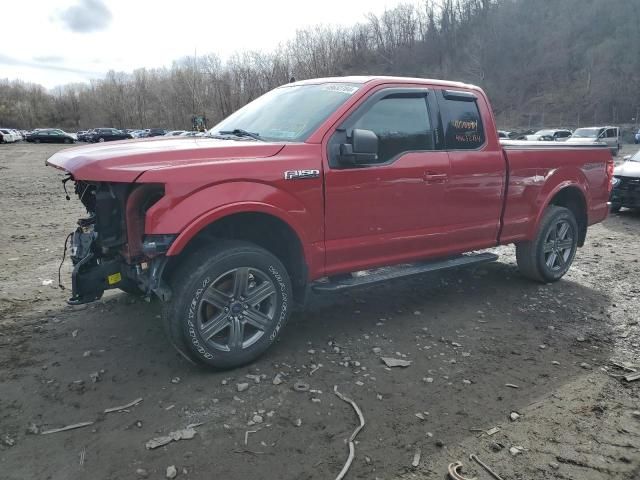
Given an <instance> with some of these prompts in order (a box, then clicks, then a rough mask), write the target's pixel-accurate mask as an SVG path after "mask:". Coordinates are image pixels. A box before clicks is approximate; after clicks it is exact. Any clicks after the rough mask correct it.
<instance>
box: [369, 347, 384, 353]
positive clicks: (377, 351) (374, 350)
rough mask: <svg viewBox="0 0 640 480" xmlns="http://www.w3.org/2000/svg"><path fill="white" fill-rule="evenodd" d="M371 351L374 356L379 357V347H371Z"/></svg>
mask: <svg viewBox="0 0 640 480" xmlns="http://www.w3.org/2000/svg"><path fill="white" fill-rule="evenodd" d="M371 351H372V352H373V353H374V355H379V354H380V353H381V352H382V349H381V348H380V347H373V348H372V349H371Z"/></svg>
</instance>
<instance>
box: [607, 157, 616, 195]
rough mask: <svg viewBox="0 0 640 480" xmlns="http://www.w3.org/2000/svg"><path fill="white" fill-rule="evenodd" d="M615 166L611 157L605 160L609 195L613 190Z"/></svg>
mask: <svg viewBox="0 0 640 480" xmlns="http://www.w3.org/2000/svg"><path fill="white" fill-rule="evenodd" d="M614 167H615V164H614V163H613V157H609V159H608V160H607V189H608V192H609V193H611V190H612V189H613V169H614Z"/></svg>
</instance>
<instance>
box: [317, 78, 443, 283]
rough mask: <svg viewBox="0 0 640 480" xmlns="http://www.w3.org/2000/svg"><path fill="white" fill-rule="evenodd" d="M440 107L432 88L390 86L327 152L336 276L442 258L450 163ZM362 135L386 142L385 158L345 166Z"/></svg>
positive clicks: (343, 125)
mask: <svg viewBox="0 0 640 480" xmlns="http://www.w3.org/2000/svg"><path fill="white" fill-rule="evenodd" d="M436 110H437V104H436V100H435V98H434V97H433V91H432V90H428V89H427V88H425V87H424V86H422V87H420V88H418V87H415V88H412V87H410V86H406V85H405V86H398V87H391V86H389V87H385V88H381V89H378V90H377V91H375V92H373V93H371V94H369V95H368V97H367V98H366V99H365V100H364V101H363V102H362V103H361V104H360V105H359V106H357V107H356V108H355V110H353V111H352V112H351V113H349V114H348V115H347V117H346V118H345V119H343V120H341V121H340V123H339V124H338V127H337V128H336V129H335V130H334V132H333V133H332V134H331V137H330V138H329V142H328V145H327V149H326V152H327V158H328V168H327V169H326V170H325V246H326V271H327V273H328V274H332V273H338V272H348V271H356V270H362V269H365V268H369V267H372V266H380V265H385V264H393V263H399V262H402V261H409V260H413V259H417V258H424V257H427V256H431V255H437V254H438V253H439V252H441V251H443V250H444V249H446V242H445V241H444V239H443V236H442V234H441V227H442V222H443V211H444V209H445V188H446V179H447V175H448V174H449V157H448V155H447V153H446V152H444V151H442V150H440V149H439V141H438V139H437V137H436V130H437V129H436V127H435V126H436V125H437V123H436V122H437V115H436ZM354 129H361V130H368V131H369V132H373V133H375V134H376V136H377V139H378V150H377V157H376V158H375V159H374V160H370V161H368V162H367V163H362V164H356V165H353V164H352V165H350V164H348V163H345V162H344V161H341V159H340V152H341V146H345V145H346V146H349V144H350V142H352V135H353V130H354Z"/></svg>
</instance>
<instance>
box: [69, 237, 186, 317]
mask: <svg viewBox="0 0 640 480" xmlns="http://www.w3.org/2000/svg"><path fill="white" fill-rule="evenodd" d="M169 237H170V236H167V235H163V236H162V240H163V242H155V243H156V245H158V244H161V243H162V248H157V249H156V250H155V252H154V253H155V254H156V256H155V257H153V258H151V259H149V258H146V259H144V260H143V261H140V262H138V263H135V264H129V263H127V262H126V261H125V259H124V257H122V256H121V255H115V256H112V257H106V256H104V255H100V254H99V253H98V252H99V251H100V249H99V248H98V247H97V245H96V240H97V235H96V234H95V233H94V232H93V231H92V229H86V228H82V227H79V228H78V229H77V230H76V231H75V232H74V233H73V234H72V240H71V248H70V252H71V258H72V261H73V264H74V267H73V272H72V274H71V285H72V292H71V298H70V299H69V300H67V303H69V304H70V305H82V304H85V303H90V302H94V301H96V300H99V299H100V298H102V295H103V294H104V292H105V290H109V289H113V288H119V289H121V290H125V291H139V292H140V293H141V294H145V295H147V296H150V295H151V294H152V293H153V294H155V295H157V296H158V297H159V298H160V299H161V300H163V301H167V300H169V299H170V298H171V290H170V288H169V287H168V285H167V284H166V283H165V282H164V281H163V280H162V274H163V272H164V268H165V266H166V264H167V262H168V257H166V256H165V255H164V252H166V250H164V251H162V250H163V249H164V247H165V245H166V249H168V248H169V246H170V245H171V241H172V240H173V239H172V238H171V239H170V238H169ZM153 240H154V239H153V237H151V238H150V242H152V243H153ZM170 240H171V241H170Z"/></svg>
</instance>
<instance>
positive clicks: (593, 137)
mask: <svg viewBox="0 0 640 480" xmlns="http://www.w3.org/2000/svg"><path fill="white" fill-rule="evenodd" d="M567 142H568V143H606V144H607V145H608V146H609V149H610V150H611V153H612V154H613V155H617V154H618V152H619V151H620V129H619V128H618V127H611V126H608V127H588V128H578V129H577V130H576V131H575V132H573V135H572V136H571V138H570V139H569V140H567Z"/></svg>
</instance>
